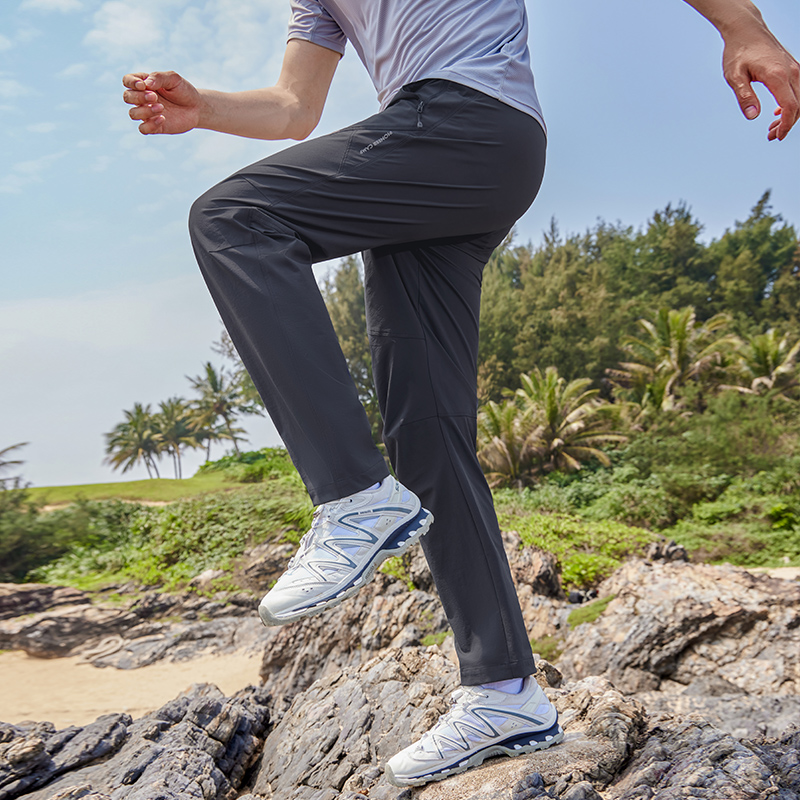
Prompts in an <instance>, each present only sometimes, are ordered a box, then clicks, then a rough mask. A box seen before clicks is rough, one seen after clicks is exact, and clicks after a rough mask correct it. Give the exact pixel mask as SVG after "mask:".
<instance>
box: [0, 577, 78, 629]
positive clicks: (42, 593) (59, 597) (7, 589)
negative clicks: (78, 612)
mask: <svg viewBox="0 0 800 800" xmlns="http://www.w3.org/2000/svg"><path fill="white" fill-rule="evenodd" d="M89 602H91V598H90V597H89V595H88V594H86V593H85V592H81V591H78V590H77V589H72V588H71V587H69V586H47V585H46V584H43V583H0V620H4V619H11V618H12V617H21V616H24V615H25V614H38V613H40V612H41V611H46V610H47V609H49V608H56V607H58V606H74V605H81V604H86V603H89Z"/></svg>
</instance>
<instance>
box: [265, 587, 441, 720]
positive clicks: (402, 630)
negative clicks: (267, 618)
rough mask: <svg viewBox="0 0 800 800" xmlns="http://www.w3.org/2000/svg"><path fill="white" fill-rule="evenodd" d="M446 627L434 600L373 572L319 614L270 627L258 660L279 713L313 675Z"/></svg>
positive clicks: (412, 642)
mask: <svg viewBox="0 0 800 800" xmlns="http://www.w3.org/2000/svg"><path fill="white" fill-rule="evenodd" d="M446 629H447V620H446V618H445V616H444V612H443V611H442V608H441V604H440V603H439V600H438V598H436V597H434V596H433V595H429V594H427V593H426V592H421V591H418V590H414V591H408V589H407V588H406V586H405V585H404V584H403V583H402V582H401V581H399V580H397V579H396V578H392V577H390V576H388V575H384V574H381V573H378V574H377V575H376V576H375V579H374V580H373V581H371V582H370V583H369V584H367V586H365V587H364V588H363V589H362V590H361V591H360V592H359V593H358V594H356V595H354V596H353V597H351V598H350V599H348V600H347V602H345V603H342V604H341V605H339V606H336V607H335V608H332V609H329V610H327V611H325V612H323V613H322V614H319V615H317V616H313V617H306V618H305V619H302V620H299V621H297V622H294V623H291V624H290V625H284V626H281V627H280V628H273V629H272V630H273V631H274V635H273V637H272V638H271V639H270V640H269V641H268V642H267V645H266V648H265V650H264V657H263V660H262V663H261V680H262V681H263V683H264V684H265V685H266V686H268V687H269V689H270V691H271V693H272V696H273V701H274V704H275V711H276V714H277V715H278V716H280V714H281V713H282V712H283V711H284V710H285V709H286V708H287V707H288V705H289V703H290V702H291V699H292V698H293V697H294V696H295V695H296V694H298V693H299V692H302V691H303V690H305V689H307V688H308V687H309V686H310V685H311V684H312V683H313V682H314V681H315V680H317V679H318V678H321V677H324V676H327V675H332V674H334V673H337V672H338V671H339V670H341V669H343V668H344V667H352V666H357V665H358V664H361V663H363V662H365V661H367V660H369V659H370V658H372V657H373V656H374V655H376V654H377V653H379V652H381V651H382V650H384V649H386V648H388V647H398V646H406V647H407V646H410V645H416V644H419V643H420V641H421V638H422V637H423V636H425V635H426V634H429V633H439V632H441V631H444V630H446Z"/></svg>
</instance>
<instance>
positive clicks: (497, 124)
mask: <svg viewBox="0 0 800 800" xmlns="http://www.w3.org/2000/svg"><path fill="white" fill-rule="evenodd" d="M421 106H422V107H423V108H424V111H423V112H422V113H420V111H419V108H420V107H421ZM543 147H544V135H543V132H542V130H541V128H540V126H539V125H538V123H537V122H536V121H535V120H534V119H533V118H531V117H529V116H528V115H525V114H523V113H522V112H519V111H517V110H515V109H512V108H511V107H509V106H506V105H504V104H503V103H500V102H499V101H497V100H494V99H492V98H489V97H487V96H485V95H483V94H481V93H480V92H477V91H475V90H473V89H469V88H468V87H464V86H460V85H458V84H454V83H451V82H449V81H440V80H434V81H425V82H421V83H420V84H413V85H411V86H409V87H406V89H405V90H404V91H403V92H401V93H400V94H399V95H398V97H397V98H396V100H395V102H393V104H392V105H391V106H390V107H389V108H388V109H386V110H385V111H383V112H381V113H380V114H377V115H375V116H373V117H371V118H369V119H367V120H364V121H363V122H361V123H358V124H357V125H354V126H352V127H350V128H346V129H344V130H342V131H337V132H336V133H334V134H331V135H329V136H323V137H320V138H319V139H315V140H311V141H308V142H303V143H301V144H299V145H296V146H294V147H291V148H289V149H288V150H285V151H284V152H282V153H279V154H277V155H275V156H272V157H270V158H267V159H265V160H263V161H261V162H258V163H256V164H253V165H251V166H250V167H247V168H246V169H244V170H242V171H240V172H239V173H236V174H235V175H233V176H231V178H229V179H227V180H226V181H223V182H222V183H221V184H219V185H218V186H216V187H214V188H213V189H211V190H210V191H209V192H207V193H206V194H205V195H203V197H201V198H200V199H199V200H198V201H197V202H196V203H195V204H194V206H193V209H192V215H191V220H190V230H191V233H192V241H193V245H194V248H195V254H196V255H197V258H198V261H199V263H200V267H201V270H202V272H203V275H204V277H205V279H206V282H207V284H208V286H209V289H210V291H211V294H212V297H213V299H214V301H215V303H216V304H217V308H218V309H219V312H220V315H221V316H222V319H223V322H224V323H225V325H226V327H227V328H228V331H229V333H230V335H231V338H232V340H233V342H234V344H235V346H236V348H237V350H238V351H239V353H240V355H241V357H242V360H243V361H244V364H245V366H246V367H247V369H248V371H249V372H250V374H251V376H252V378H253V381H254V383H255V385H256V387H257V389H258V390H259V392H260V394H261V396H262V398H263V399H264V402H265V405H266V407H267V410H268V411H269V413H270V416H271V417H272V418H273V421H274V422H275V425H276V427H277V429H278V432H279V433H280V435H281V437H282V438H283V440H284V442H285V443H286V446H287V449H288V450H289V453H290V455H291V456H292V459H293V461H294V463H295V465H296V466H297V468H298V471H299V472H300V475H301V476H302V478H303V480H304V482H305V484H306V486H307V487H308V489H309V493H310V494H311V497H312V499H313V500H314V502H315V503H321V502H325V501H328V500H333V499H336V498H339V497H342V496H344V495H346V494H350V493H352V492H355V491H358V490H359V489H363V488H364V487H365V486H367V485H369V484H371V483H373V482H375V481H376V480H379V479H381V478H382V477H384V476H385V474H386V467H385V464H384V462H383V460H382V458H381V456H380V453H379V452H378V451H377V449H376V448H375V447H374V445H373V443H372V440H371V436H370V430H369V424H368V422H367V419H366V415H365V414H364V411H363V409H362V408H361V405H360V403H359V402H358V396H357V393H356V390H355V386H354V385H353V382H352V379H351V378H350V375H349V373H348V372H347V367H346V363H345V361H344V358H343V356H342V353H341V349H340V348H339V345H338V342H337V341H336V337H335V334H334V331H333V327H332V325H331V323H330V320H329V318H328V315H327V312H326V310H325V307H324V303H323V302H322V299H321V297H320V295H319V290H318V288H317V286H316V282H315V280H314V277H313V273H312V271H311V265H312V263H314V262H317V261H322V260H325V259H331V258H336V257H339V256H343V255H348V254H351V253H354V252H358V251H359V250H363V249H367V248H374V247H382V246H393V245H397V244H401V243H405V242H414V241H425V240H431V239H438V238H441V237H448V236H450V237H452V236H464V235H466V234H472V233H474V232H475V231H487V230H497V229H499V228H500V227H501V226H503V225H506V226H508V225H510V224H512V223H513V221H514V220H515V219H516V218H517V217H518V216H519V215H520V214H521V213H522V212H523V211H524V210H525V209H526V208H527V207H528V205H529V204H530V202H531V201H532V199H533V196H534V194H535V190H536V188H537V187H538V183H539V181H540V179H541V170H542V152H543Z"/></svg>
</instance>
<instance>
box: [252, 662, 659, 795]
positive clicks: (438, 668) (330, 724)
mask: <svg viewBox="0 0 800 800" xmlns="http://www.w3.org/2000/svg"><path fill="white" fill-rule="evenodd" d="M550 670H552V672H551V674H553V677H554V679H555V680H558V678H557V677H556V675H557V670H554V668H552V665H550ZM544 682H545V683H547V680H546V679H545V680H544ZM457 684H458V672H457V669H456V667H455V666H454V665H453V664H451V663H450V662H449V661H448V660H446V659H445V658H444V657H443V656H442V655H441V653H440V652H439V651H438V649H437V648H433V647H431V648H406V649H403V650H393V651H389V652H387V653H384V654H382V655H381V656H378V657H375V658H373V659H372V660H370V661H368V662H366V663H365V664H362V665H360V666H358V667H350V668H346V669H344V670H343V671H341V672H339V673H338V674H336V675H330V676H328V677H326V678H323V679H321V680H319V681H317V682H316V683H314V684H313V685H312V686H311V687H310V688H309V689H307V690H306V691H304V692H302V693H301V694H299V695H298V696H297V697H295V699H294V701H293V702H292V704H291V706H290V708H289V709H288V711H287V712H286V714H285V715H284V717H283V719H282V720H281V722H280V723H279V724H278V725H277V727H276V728H275V729H274V730H273V732H272V733H271V734H270V736H269V737H268V738H267V741H266V742H265V746H264V755H263V756H262V759H261V761H260V763H259V765H258V770H257V777H256V780H255V783H254V785H253V788H252V795H253V796H254V797H255V798H265V797H274V798H281V800H306V798H307V799H308V800H311V799H312V798H313V800H317V798H323V797H331V798H336V797H338V795H337V793H338V792H344V793H347V792H361V793H363V794H364V795H368V796H369V798H370V800H388V799H389V798H392V799H394V798H396V797H398V790H397V789H396V788H394V787H391V786H389V784H388V783H386V781H385V780H384V779H383V777H382V774H381V765H382V764H383V763H384V762H385V761H386V760H387V759H388V758H389V757H391V756H392V755H393V754H394V753H395V752H397V751H398V750H400V749H402V748H403V747H405V746H407V745H408V744H411V742H413V741H414V740H415V739H417V738H419V736H421V735H422V733H424V732H425V731H426V730H428V729H429V728H430V727H431V726H432V725H433V724H434V723H435V721H436V720H437V719H438V717H439V716H440V715H441V714H442V713H443V712H444V711H446V709H447V707H448V704H447V696H448V695H449V693H450V692H451V691H452V690H453V689H454V688H455V687H456V686H457ZM546 691H547V692H548V695H549V696H550V697H551V698H552V700H553V702H554V703H555V704H556V705H557V707H558V708H559V712H560V714H561V716H562V718H563V719H565V720H567V721H568V723H569V731H568V735H567V737H565V740H564V742H562V743H561V744H560V745H558V746H557V747H553V748H551V749H549V750H547V751H542V752H539V753H532V754H530V755H525V756H518V757H516V758H514V759H492V760H490V761H487V762H486V763H485V764H484V765H483V766H482V767H480V768H477V769H472V770H469V771H468V772H466V773H464V774H463V775H456V776H453V777H452V778H450V779H448V780H447V781H445V782H443V783H435V784H429V785H428V786H426V787H422V788H420V789H413V790H410V793H409V794H408V797H415V798H416V797H419V798H421V799H423V798H424V800H432V799H434V798H448V799H449V800H456V798H465V799H466V798H469V799H470V800H478V798H495V797H501V796H507V795H508V794H509V793H510V790H511V788H512V787H516V788H514V792H516V793H517V795H515V796H519V797H521V798H525V797H531V798H532V797H538V796H542V797H550V796H553V795H549V794H543V795H535V794H531V791H532V789H533V783H531V781H530V779H529V778H528V776H530V775H531V773H538V774H539V775H540V776H542V780H543V782H544V783H543V785H546V786H548V787H551V786H553V785H554V784H555V783H556V782H557V781H559V780H563V781H564V785H565V786H569V787H570V788H573V787H574V786H577V785H578V784H580V782H581V781H586V780H594V781H597V782H599V783H600V784H601V785H604V784H606V783H608V782H609V781H610V780H611V779H612V778H613V777H614V775H615V774H616V772H617V771H618V770H619V768H620V767H621V765H622V764H623V763H624V762H625V761H626V760H627V759H628V758H629V757H630V754H631V752H632V751H633V749H634V747H635V745H636V743H637V741H638V739H639V736H640V733H641V731H642V729H643V728H644V721H645V719H644V712H643V709H642V708H641V706H640V705H639V704H637V703H636V701H634V700H629V699H626V698H625V697H623V695H622V694H621V693H620V692H618V691H616V690H615V689H614V688H613V687H612V686H611V685H610V684H609V683H608V681H605V680H603V679H599V678H591V679H587V680H585V681H581V682H579V683H578V684H575V685H573V686H571V687H567V688H562V689H547V690H546ZM525 781H527V783H525ZM525 792H527V794H524V793H525ZM343 796H346V794H345V795H343ZM401 796H403V797H405V795H401ZM580 796H581V795H579V794H576V795H575V797H576V798H577V797H580ZM586 797H587V798H590V797H591V795H589V794H587V795H586Z"/></svg>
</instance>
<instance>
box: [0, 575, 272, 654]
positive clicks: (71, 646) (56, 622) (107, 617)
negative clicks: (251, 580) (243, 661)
mask: <svg viewBox="0 0 800 800" xmlns="http://www.w3.org/2000/svg"><path fill="white" fill-rule="evenodd" d="M62 588H63V587H62ZM62 588H59V587H39V586H38V585H36V584H21V585H20V586H18V587H17V589H18V591H17V592H16V594H14V593H12V592H7V593H6V595H5V597H6V601H7V602H6V605H7V607H12V604H11V601H10V600H9V598H12V597H17V598H18V600H16V601H14V604H13V607H22V604H23V603H26V604H27V605H26V606H25V607H31V608H32V607H34V605H35V602H38V604H39V607H42V606H44V605H46V604H47V603H51V602H52V603H53V607H51V608H48V609H46V610H44V611H39V612H35V613H32V614H28V615H23V616H19V617H14V618H10V619H6V620H4V621H2V622H0V649H8V650H23V651H25V652H26V653H28V655H31V656H37V657H40V658H56V657H60V656H67V655H80V656H81V657H83V658H84V660H86V661H90V662H91V663H93V664H95V665H96V666H114V667H117V668H120V669H133V668H135V667H141V666H145V665H147V664H152V663H154V662H155V661H158V660H160V659H169V660H177V661H180V660H185V659H187V658H194V657H196V656H198V655H202V654H206V653H226V652H233V651H234V650H237V649H240V650H242V649H243V650H248V649H255V648H259V649H260V648H261V646H262V645H263V644H264V642H266V641H267V640H268V639H269V637H270V635H271V634H270V633H269V632H268V631H267V630H266V629H265V628H264V627H263V626H262V625H261V624H260V622H259V620H258V617H257V616H256V614H255V607H256V604H257V602H258V601H257V598H255V597H253V596H252V595H248V594H245V593H241V592H239V593H228V592H219V593H217V594H216V595H214V597H213V598H211V599H209V598H207V597H201V596H199V595H197V594H194V593H187V594H184V595H169V594H159V593H156V592H150V593H147V594H145V595H143V596H141V597H138V598H136V599H134V600H133V601H132V602H131V603H130V604H128V605H126V606H123V607H119V606H104V605H94V604H91V603H90V602H89V598H88V596H87V595H85V594H84V593H83V592H77V593H76V592H74V590H72V589H63V591H62ZM44 589H47V590H49V591H48V592H45V591H43V590H44ZM54 589H57V591H53V590H54ZM40 590H41V591H40ZM36 598H39V600H36ZM48 598H50V599H48ZM68 600H75V601H76V602H69V603H68V602H67V601H68ZM76 603H77V604H76ZM164 617H166V618H167V620H168V621H159V618H164Z"/></svg>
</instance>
